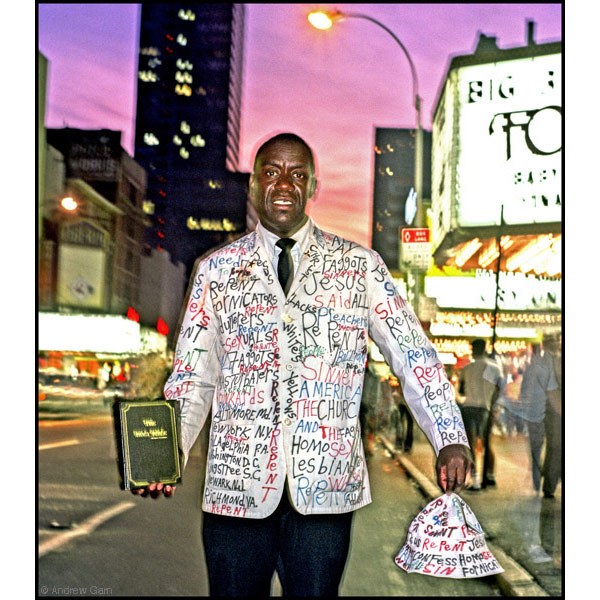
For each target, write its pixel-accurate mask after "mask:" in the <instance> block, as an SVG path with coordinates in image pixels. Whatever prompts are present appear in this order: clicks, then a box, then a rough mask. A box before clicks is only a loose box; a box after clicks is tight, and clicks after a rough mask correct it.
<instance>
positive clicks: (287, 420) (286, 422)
mask: <svg viewBox="0 0 600 600" xmlns="http://www.w3.org/2000/svg"><path fill="white" fill-rule="evenodd" d="M283 422H284V424H285V425H287V426H288V427H289V426H290V425H291V424H292V422H291V421H290V419H285V420H284V421H283Z"/></svg>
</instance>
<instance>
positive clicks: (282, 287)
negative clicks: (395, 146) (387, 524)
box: [144, 134, 471, 596]
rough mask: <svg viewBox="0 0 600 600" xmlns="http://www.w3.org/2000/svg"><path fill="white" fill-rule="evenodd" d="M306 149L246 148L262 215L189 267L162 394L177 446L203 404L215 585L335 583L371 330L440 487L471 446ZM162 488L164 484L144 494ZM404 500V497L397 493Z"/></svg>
mask: <svg viewBox="0 0 600 600" xmlns="http://www.w3.org/2000/svg"><path fill="white" fill-rule="evenodd" d="M316 183H317V180H316V176H315V164H314V158H313V154H312V151H311V149H310V147H309V146H308V145H307V144H306V142H304V140H302V139H301V138H299V137H297V136H295V135H293V134H280V135H277V136H275V137H273V138H271V139H269V140H268V141H267V142H265V143H264V144H263V145H262V146H261V147H260V148H259V150H258V151H257V153H256V158H255V164H254V172H253V173H252V175H251V176H250V194H251V197H252V199H253V202H254V205H255V207H256V210H257V213H258V216H259V219H260V223H259V224H258V226H257V228H256V230H255V231H254V232H252V233H250V234H249V235H247V236H245V237H243V238H241V239H239V240H237V241H235V242H233V243H231V244H229V245H228V246H225V247H224V248H221V249H219V250H217V251H215V252H214V253H213V254H211V255H210V256H208V257H207V258H205V259H203V260H201V261H200V262H199V263H198V265H197V268H196V271H195V274H194V276H193V277H194V280H193V286H192V289H191V293H190V297H189V300H188V302H187V308H186V313H185V317H184V320H183V324H182V328H181V332H180V335H179V340H178V344H177V349H176V352H175V359H174V368H173V372H172V374H171V376H170V378H169V380H168V381H167V383H166V386H165V396H166V397H167V398H175V399H178V400H179V401H180V403H181V426H182V444H183V450H184V453H185V456H186V460H187V456H188V453H189V451H190V449H191V447H192V445H193V444H194V442H195V440H196V439H197V437H198V434H199V432H200V430H201V429H202V427H203V425H204V423H205V420H206V418H207V415H208V413H209V411H210V409H211V407H212V420H211V423H210V442H209V449H208V458H207V469H206V481H205V490H204V496H203V503H202V508H203V510H204V522H203V540H204V548H205V553H206V561H207V566H208V572H209V580H210V582H209V583H210V592H211V595H230V596H236V595H247V596H251V595H259V596H268V595H269V589H270V588H269V586H270V582H271V579H272V575H273V573H274V571H275V569H277V572H278V574H279V578H280V580H281V583H282V587H283V592H284V595H300V596H331V595H337V593H338V587H339V583H340V580H341V576H342V573H343V570H344V565H345V562H346V558H347V555H348V548H349V541H350V528H351V520H352V514H353V511H355V510H356V509H358V508H360V507H362V506H364V505H366V504H368V503H369V502H371V494H370V489H369V478H368V473H367V468H366V460H365V455H364V449H363V445H362V441H361V432H360V426H359V408H360V399H361V395H362V385H363V375H364V366H365V359H366V357H367V343H368V336H371V338H372V339H373V340H374V341H375V342H376V343H377V345H378V347H379V348H380V350H381V351H382V353H383V355H384V356H385V358H386V360H387V362H388V364H389V365H390V367H391V369H392V370H393V372H394V373H395V374H396V376H397V377H398V378H399V380H400V381H401V383H402V386H403V392H404V397H405V399H406V402H407V404H408V406H409V407H410V409H411V411H412V413H413V415H414V417H415V420H416V421H417V423H418V424H419V426H420V427H421V428H422V429H423V431H424V432H425V434H426V435H427V437H428V439H429V440H430V442H431V444H432V445H433V448H434V450H435V452H436V454H437V456H438V461H437V470H438V480H439V481H441V479H440V476H441V474H442V471H444V476H445V477H447V488H446V490H447V491H452V490H459V489H461V488H462V487H463V486H464V483H465V477H466V473H467V472H468V471H469V469H470V465H471V458H470V452H469V447H468V442H467V437H466V434H465V430H464V425H463V422H462V419H461V416H460V411H459V410H458V407H457V405H456V403H455V400H454V393H453V387H452V385H451V384H450V383H449V381H448V380H447V378H446V375H445V373H444V368H443V366H442V364H441V362H440V360H439V358H438V356H437V354H436V352H435V350H434V348H433V346H432V345H431V343H430V342H429V340H428V339H427V337H426V336H425V334H424V332H423V330H422V329H421V325H420V323H419V321H418V319H417V318H416V316H415V315H414V313H413V312H412V310H411V309H410V307H409V306H408V304H407V303H406V302H405V301H404V300H403V299H402V298H401V297H400V296H399V294H398V292H397V290H396V288H395V286H394V283H393V281H392V279H391V278H390V275H389V272H388V270H387V268H386V266H385V264H384V263H383V262H382V260H381V258H380V257H379V255H378V254H377V253H376V252H374V251H373V250H370V249H368V248H364V247H362V246H359V245H358V244H355V243H353V242H350V241H348V240H345V239H342V238H341V237H339V236H337V235H333V234H329V233H326V232H324V231H322V230H321V229H319V228H318V227H317V226H316V225H315V224H314V222H313V221H312V220H311V219H310V218H309V217H308V216H307V215H306V204H307V202H308V200H309V199H310V198H312V196H313V195H314V193H315V189H316ZM161 492H162V493H164V494H165V495H171V494H172V493H173V489H172V488H171V487H170V486H162V485H161V484H157V485H153V486H149V488H147V490H146V491H145V492H144V494H146V495H147V494H148V493H150V494H151V495H153V496H159V495H160V493H161ZM400 500H401V499H399V501H400Z"/></svg>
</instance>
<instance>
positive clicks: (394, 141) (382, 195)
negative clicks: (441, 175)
mask: <svg viewBox="0 0 600 600" xmlns="http://www.w3.org/2000/svg"><path fill="white" fill-rule="evenodd" d="M415 138H416V131H415V130H414V129H396V128H381V127H377V128H376V129H375V148H374V151H375V162H374V169H375V172H374V174H373V224H372V240H371V247H372V248H373V249H374V250H376V251H377V252H379V254H381V257H382V258H383V260H384V261H385V263H386V264H387V266H388V267H389V268H390V269H392V270H396V269H398V268H399V239H400V238H399V229H400V228H402V227H411V226H412V227H414V226H415V225H414V223H413V218H414V216H415V212H414V211H415V210H416V204H415V201H416V197H415V196H413V193H411V190H413V192H414V188H415ZM430 198H431V132H430V131H423V199H422V200H423V202H424V204H425V205H427V203H428V202H429V199H430Z"/></svg>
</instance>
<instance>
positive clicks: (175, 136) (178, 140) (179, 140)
mask: <svg viewBox="0 0 600 600" xmlns="http://www.w3.org/2000/svg"><path fill="white" fill-rule="evenodd" d="M173 143H174V144H176V145H177V146H181V138H180V137H179V136H178V135H177V134H175V135H174V136H173Z"/></svg>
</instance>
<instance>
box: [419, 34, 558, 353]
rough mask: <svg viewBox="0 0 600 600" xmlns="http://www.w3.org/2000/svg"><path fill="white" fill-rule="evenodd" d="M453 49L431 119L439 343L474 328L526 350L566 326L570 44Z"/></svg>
mask: <svg viewBox="0 0 600 600" xmlns="http://www.w3.org/2000/svg"><path fill="white" fill-rule="evenodd" d="M526 31H527V41H526V45H524V46H520V47H516V48H507V49H501V48H499V47H498V45H497V42H496V38H494V37H488V36H486V35H484V34H481V35H480V36H479V39H478V40H477V43H476V49H475V51H474V52H473V54H469V55H465V56H457V57H454V58H453V59H452V61H451V63H450V65H449V68H448V72H447V75H446V78H445V80H444V82H443V85H442V88H441V94H440V96H439V100H438V102H437V105H436V108H435V111H434V118H433V148H432V207H431V212H432V218H431V242H432V250H433V258H434V261H435V268H434V269H432V270H431V271H430V272H429V273H428V276H427V277H425V293H426V295H427V296H428V297H430V298H432V299H434V300H435V303H436V306H437V307H438V310H437V314H436V317H435V319H434V320H433V321H432V322H431V324H430V333H431V334H432V336H433V337H436V336H438V340H437V341H438V347H440V346H445V348H446V349H447V350H448V351H449V350H450V349H451V348H452V347H456V344H462V350H465V348H466V346H467V345H468V341H469V340H470V339H472V338H473V337H484V338H488V339H491V340H492V341H493V340H495V341H496V343H497V346H496V350H498V351H500V352H503V351H511V352H514V351H516V352H518V351H523V350H524V349H525V348H526V347H527V345H528V344H529V343H532V342H535V341H536V340H537V341H539V340H540V339H541V338H542V336H543V335H544V334H546V333H549V332H550V333H553V332H557V331H559V330H560V329H561V322H562V320H561V309H562V281H561V277H562V215H563V203H562V171H561V166H562V43H561V42H554V43H545V44H537V43H536V42H535V40H534V23H533V22H528V23H527V30H526Z"/></svg>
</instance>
